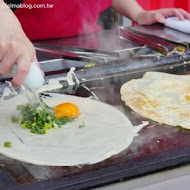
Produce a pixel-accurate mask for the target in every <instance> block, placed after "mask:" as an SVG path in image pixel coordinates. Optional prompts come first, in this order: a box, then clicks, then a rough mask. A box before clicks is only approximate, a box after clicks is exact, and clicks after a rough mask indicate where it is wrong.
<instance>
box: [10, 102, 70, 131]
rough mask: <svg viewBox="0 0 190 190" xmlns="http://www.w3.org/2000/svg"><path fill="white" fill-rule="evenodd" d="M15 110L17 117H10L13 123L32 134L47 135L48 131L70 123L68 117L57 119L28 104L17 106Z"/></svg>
mask: <svg viewBox="0 0 190 190" xmlns="http://www.w3.org/2000/svg"><path fill="white" fill-rule="evenodd" d="M17 110H18V111H19V112H20V113H19V115H18V116H13V117H12V122H13V123H20V124H21V125H22V126H23V127H24V128H28V129H30V130H31V132H32V133H36V134H47V133H48V130H49V129H52V128H54V129H57V128H61V127H62V125H65V124H67V123H68V122H71V121H72V120H71V119H69V118H68V117H66V116H65V117H62V118H60V119H57V118H56V117H55V116H54V115H53V114H52V113H49V112H46V111H45V110H42V109H39V108H38V107H36V108H34V107H32V106H31V105H30V104H25V105H19V106H17Z"/></svg>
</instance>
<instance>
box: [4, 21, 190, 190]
mask: <svg viewBox="0 0 190 190" xmlns="http://www.w3.org/2000/svg"><path fill="white" fill-rule="evenodd" d="M132 29H133V30H136V31H140V32H143V33H146V34H152V33H154V35H156V36H158V37H161V38H164V39H167V40H171V41H176V42H183V43H184V42H185V43H187V44H188V43H189V42H188V40H189V39H190V38H189V37H190V36H189V35H187V34H182V33H180V32H177V31H174V30H171V29H168V28H164V27H163V26H162V25H154V26H150V27H142V26H141V27H133V28H132ZM35 43H38V45H39V44H40V45H41V46H46V45H48V46H49V47H50V46H51V47H53V48H60V49H61V47H63V46H64V47H65V46H66V47H70V46H72V47H73V46H74V47H80V48H88V49H94V50H102V51H111V52H112V51H113V52H117V53H119V57H118V58H117V59H116V60H111V61H109V62H107V63H98V62H97V63H96V64H95V66H92V67H85V65H87V64H88V63H89V62H86V61H76V60H75V61H73V60H66V59H62V58H60V57H59V56H58V57H56V56H55V55H50V54H48V53H45V52H38V56H39V60H41V62H40V65H41V67H42V69H43V70H44V71H45V73H46V81H47V82H48V80H49V79H52V78H55V79H56V78H59V77H63V76H66V74H67V72H68V71H69V68H70V67H76V72H75V74H76V75H77V78H78V79H79V80H80V84H79V85H77V84H76V85H73V86H68V85H67V84H66V83H65V82H64V81H62V84H63V87H62V88H60V89H57V90H53V91H52V92H57V93H64V94H72V95H77V96H83V97H88V96H91V95H92V94H91V92H93V93H95V94H96V96H97V97H98V98H99V100H100V101H103V102H105V103H108V104H111V105H113V106H115V107H117V108H118V109H119V110H121V111H122V112H123V113H124V114H126V116H128V117H129V119H130V120H131V122H132V123H133V124H134V125H136V124H139V123H140V122H141V121H142V120H144V118H142V117H140V116H138V115H136V114H134V113H133V112H132V111H131V110H130V109H129V108H127V107H126V106H125V105H124V103H123V102H122V101H121V99H120V87H121V85H122V84H123V83H125V82H127V81H128V80H131V79H134V78H139V77H142V75H143V74H144V72H146V71H150V70H156V71H162V72H168V73H174V74H189V73H190V64H189V63H190V62H189V61H190V53H189V51H188V50H187V51H186V52H184V53H183V54H178V53H173V54H169V55H167V56H162V55H161V54H158V52H157V51H155V50H153V49H151V48H149V47H147V46H144V45H139V44H137V43H134V42H130V41H128V40H125V39H121V38H120V37H119V36H117V34H116V30H107V31H101V32H97V33H95V34H89V35H85V36H80V37H73V38H68V39H60V40H46V41H40V42H35ZM84 78H85V79H86V80H85V81H84V80H83V79H84ZM4 80H8V78H7V79H1V81H2V82H3V83H1V84H0V90H1V91H2V89H3V88H4V86H5V85H6V84H5V83H4ZM84 86H86V87H88V89H90V90H91V91H88V90H87V89H86V88H84ZM42 95H44V96H46V94H45V93H44V94H42ZM146 120H147V119H146ZM189 138H190V132H189V131H186V130H181V129H177V128H173V127H170V126H166V125H161V124H158V123H156V122H153V121H150V125H149V126H148V127H145V128H144V129H143V130H141V131H140V135H139V136H138V137H136V138H135V139H134V141H133V143H132V144H131V145H130V147H129V148H128V149H126V150H124V151H123V152H121V153H120V154H118V155H115V156H113V157H111V158H109V159H107V160H105V161H103V162H101V163H97V164H94V165H83V166H76V167H44V166H36V165H31V164H27V163H24V162H20V161H16V160H13V159H10V158H7V157H5V156H2V155H1V156H0V163H1V165H0V189H6V188H14V189H19V190H20V189H21V190H22V189H39V190H42V189H84V188H86V189H90V188H93V187H97V186H101V185H106V184H110V183H114V182H119V181H121V180H129V179H131V178H137V177H138V176H141V175H145V174H146V175H147V174H150V173H153V172H156V171H160V170H163V169H168V168H172V167H178V166H179V165H182V164H186V163H189V162H190V141H189Z"/></svg>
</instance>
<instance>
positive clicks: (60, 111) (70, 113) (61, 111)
mask: <svg viewBox="0 0 190 190" xmlns="http://www.w3.org/2000/svg"><path fill="white" fill-rule="evenodd" d="M53 115H54V116H55V117H56V118H57V119H60V118H61V117H64V116H67V117H69V118H72V117H78V116H79V109H78V107H77V106H76V105H75V104H72V103H63V104H59V105H58V106H56V107H55V108H54V113H53Z"/></svg>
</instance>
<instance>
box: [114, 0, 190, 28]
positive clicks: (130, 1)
mask: <svg viewBox="0 0 190 190" xmlns="http://www.w3.org/2000/svg"><path fill="white" fill-rule="evenodd" d="M112 8H113V9H115V10H116V11H117V12H119V13H120V14H122V15H123V16H126V17H128V18H130V19H132V20H133V21H134V22H136V23H137V24H138V25H149V24H154V23H156V22H159V23H164V22H165V19H166V18H167V17H171V16H176V17H178V18H179V19H180V20H184V19H188V20H190V14H189V13H188V12H187V11H185V10H183V9H177V8H164V9H157V10H152V11H145V10H144V9H143V8H142V7H141V6H140V5H139V4H138V3H137V2H136V0H113V1H112Z"/></svg>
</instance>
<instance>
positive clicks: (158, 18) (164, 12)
mask: <svg viewBox="0 0 190 190" xmlns="http://www.w3.org/2000/svg"><path fill="white" fill-rule="evenodd" d="M171 16H176V17H178V18H179V19H180V20H184V19H187V20H190V14H189V13H188V12H187V11H185V10H183V9H177V8H164V9H158V10H152V11H141V12H140V13H139V14H138V19H137V24H138V25H150V24H154V23H157V22H158V23H164V22H165V19H166V18H167V17H171Z"/></svg>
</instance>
